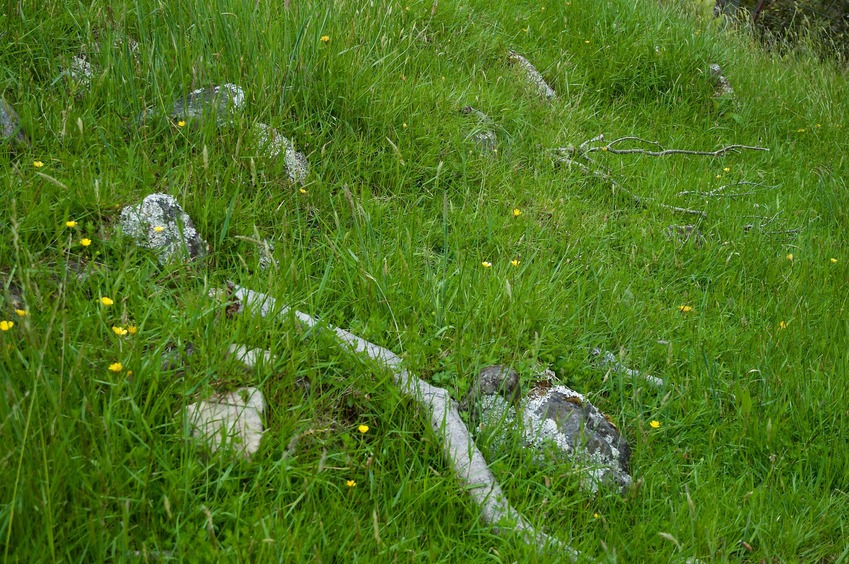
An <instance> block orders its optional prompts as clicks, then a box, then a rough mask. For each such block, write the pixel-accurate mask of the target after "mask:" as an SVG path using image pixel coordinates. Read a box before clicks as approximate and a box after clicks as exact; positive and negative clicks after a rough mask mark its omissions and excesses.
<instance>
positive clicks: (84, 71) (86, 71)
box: [67, 56, 94, 89]
mask: <svg viewBox="0 0 849 564" xmlns="http://www.w3.org/2000/svg"><path fill="white" fill-rule="evenodd" d="M67 72H68V77H70V79H71V80H72V81H73V82H75V83H76V84H77V86H79V87H80V88H83V89H88V87H89V86H91V79H92V77H93V76H94V67H93V66H92V65H91V63H89V62H88V61H87V60H86V59H85V57H83V56H80V57H74V58H73V59H71V66H70V67H68V71H67Z"/></svg>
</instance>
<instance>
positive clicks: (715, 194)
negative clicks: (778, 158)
mask: <svg viewBox="0 0 849 564" xmlns="http://www.w3.org/2000/svg"><path fill="white" fill-rule="evenodd" d="M731 186H756V187H760V188H762V189H764V190H767V189H772V188H778V186H777V185H776V186H766V185H764V184H761V183H760V182H749V181H746V180H741V181H740V182H734V183H732V184H723V185H722V186H720V187H719V188H716V189H714V190H710V191H709V192H699V191H698V190H684V191H682V192H678V195H679V196H699V197H704V198H740V197H742V196H751V195H752V194H754V193H755V192H757V191H758V190H750V191H748V192H735V193H728V192H724V191H723V190H725V189H726V188H730V187H731Z"/></svg>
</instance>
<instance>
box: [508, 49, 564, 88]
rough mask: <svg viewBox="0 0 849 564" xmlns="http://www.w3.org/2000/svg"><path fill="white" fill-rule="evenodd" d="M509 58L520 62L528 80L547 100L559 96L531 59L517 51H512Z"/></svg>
mask: <svg viewBox="0 0 849 564" xmlns="http://www.w3.org/2000/svg"><path fill="white" fill-rule="evenodd" d="M507 59H508V60H509V61H510V62H511V63H515V64H518V65H519V67H521V69H522V72H523V73H524V74H525V79H526V81H527V82H528V84H530V85H531V86H532V87H534V88H535V89H536V91H537V92H538V93H539V95H540V96H542V97H543V98H545V99H546V100H551V99H552V98H556V97H557V92H555V91H554V89H553V88H552V87H551V86H549V85H548V83H547V82H546V81H545V79H544V78H543V77H542V75H541V74H540V73H539V71H538V70H537V69H536V67H534V65H532V64H531V62H530V61H529V60H527V59H526V58H525V57H523V56H522V55H520V54H519V53H516V52H515V51H510V54H509V55H508V57H507Z"/></svg>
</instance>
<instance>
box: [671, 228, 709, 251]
mask: <svg viewBox="0 0 849 564" xmlns="http://www.w3.org/2000/svg"><path fill="white" fill-rule="evenodd" d="M666 234H667V235H668V236H669V237H670V238H672V239H675V240H676V241H678V242H679V243H681V244H686V243H688V242H692V243H693V244H694V245H695V246H697V247H701V246H702V244H704V242H705V236H704V235H702V232H701V231H699V228H698V227H696V226H695V225H670V226H668V227H667V228H666Z"/></svg>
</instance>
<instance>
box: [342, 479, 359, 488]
mask: <svg viewBox="0 0 849 564" xmlns="http://www.w3.org/2000/svg"><path fill="white" fill-rule="evenodd" d="M345 485H346V486H348V487H349V488H353V487H354V486H356V485H357V482H355V481H354V480H347V481H345Z"/></svg>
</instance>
